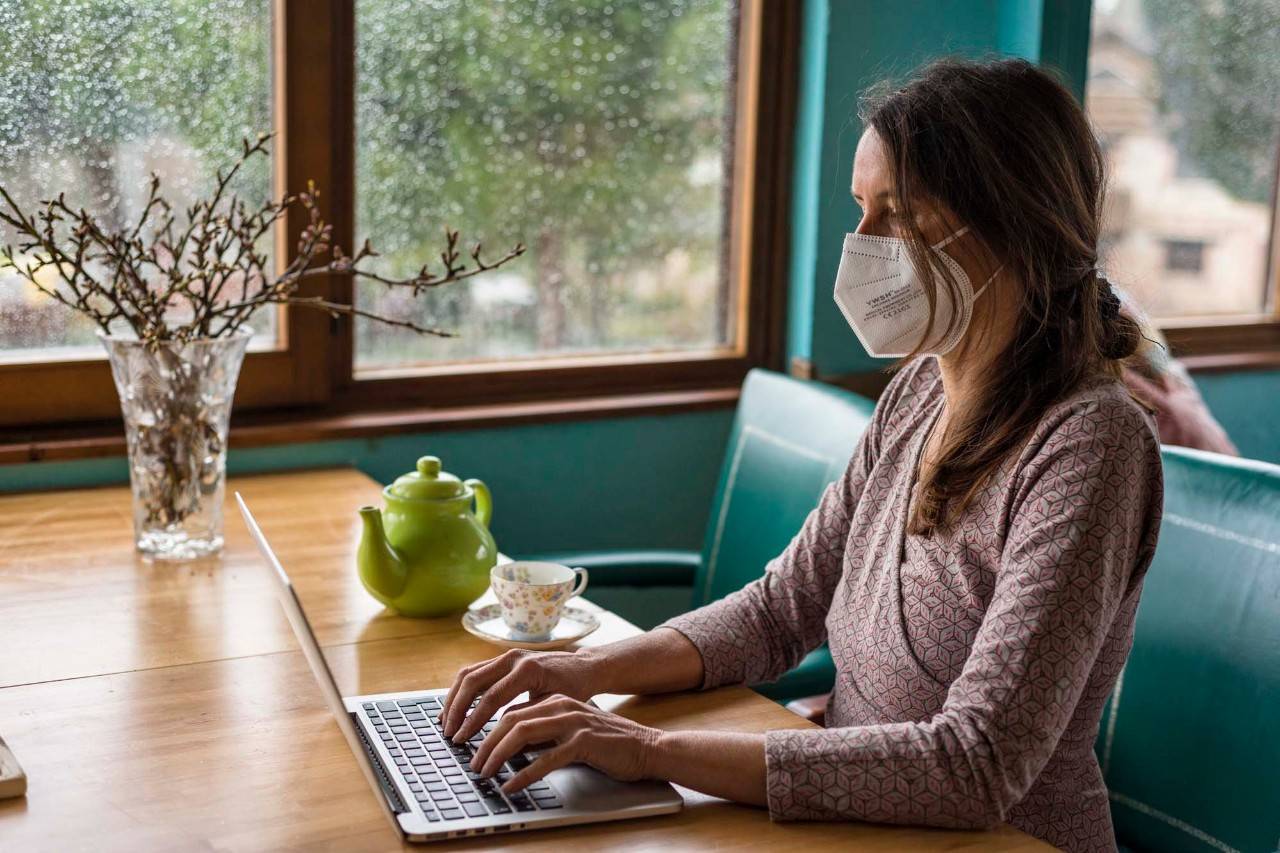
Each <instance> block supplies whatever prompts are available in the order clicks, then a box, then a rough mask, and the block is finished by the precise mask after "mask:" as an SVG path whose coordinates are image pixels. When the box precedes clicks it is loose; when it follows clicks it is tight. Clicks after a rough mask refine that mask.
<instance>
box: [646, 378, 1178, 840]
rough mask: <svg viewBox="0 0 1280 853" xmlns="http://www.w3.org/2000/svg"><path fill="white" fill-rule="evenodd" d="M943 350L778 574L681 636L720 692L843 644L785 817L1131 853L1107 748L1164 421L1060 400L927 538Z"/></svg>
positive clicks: (791, 751)
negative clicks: (997, 833)
mask: <svg viewBox="0 0 1280 853" xmlns="http://www.w3.org/2000/svg"><path fill="white" fill-rule="evenodd" d="M943 402H944V398H943V391H942V380H941V375H940V373H939V370H938V366H937V361H936V359H934V358H933V357H931V356H926V357H923V358H919V359H916V360H914V361H912V362H911V363H910V364H908V365H907V366H906V367H904V368H903V369H902V370H901V371H900V372H899V373H898V374H897V375H896V376H895V377H894V379H893V381H892V382H891V383H890V385H889V387H888V388H887V389H886V391H885V393H884V394H883V395H882V396H881V398H880V401H879V404H878V405H877V408H876V412H875V415H874V417H873V419H872V423H871V426H870V427H869V428H868V429H867V430H866V432H865V433H864V434H863V436H862V439H861V440H860V442H859V443H858V446H857V449H856V450H855V451H854V454H853V458H852V459H851V460H850V463H849V466H848V468H847V470H846V471H845V473H844V475H843V476H842V477H841V478H840V479H839V480H837V481H836V482H834V483H832V484H831V486H830V487H828V489H827V490H826V492H825V493H824V495H823V497H822V500H821V502H820V503H819V505H818V507H817V508H816V509H815V510H814V511H813V512H812V513H811V514H810V515H809V517H808V519H807V520H806V522H805V524H804V526H803V528H802V529H801V530H800V532H799V533H798V534H797V535H796V537H795V538H794V539H793V540H792V542H791V544H790V545H789V546H788V547H787V549H786V550H785V551H784V552H783V553H782V554H781V555H780V556H779V557H777V558H776V559H774V560H773V561H771V562H770V564H769V566H768V567H767V570H766V571H765V573H764V575H763V576H762V577H761V578H759V579H757V580H756V581H754V582H752V583H750V584H748V585H747V586H746V587H744V588H743V589H741V590H739V591H737V592H735V593H733V594H731V595H729V596H726V597H725V598H723V599H721V600H719V601H716V602H713V603H711V604H709V605H707V606H706V607H702V608H699V609H698V610H694V611H691V612H690V613H686V614H683V615H681V616H678V617H676V618H674V619H671V620H669V621H668V622H666V623H664V627H668V628H673V629H675V630H677V631H680V632H681V633H682V634H684V635H685V636H686V637H688V638H689V640H690V641H691V642H692V643H693V644H694V645H695V646H696V647H697V649H698V651H699V653H700V654H701V656H702V660H703V671H704V681H703V687H704V688H710V687H716V686H720V685H725V684H742V683H760V682H765V681H770V680H773V679H776V678H778V677H779V676H780V675H781V674H782V673H784V672H786V671H787V670H788V669H790V668H791V667H793V666H795V665H796V664H797V663H798V662H799V661H800V659H801V658H802V657H804V655H805V654H807V653H808V652H809V651H811V650H813V649H814V648H816V647H818V646H819V645H820V644H822V643H823V642H827V643H828V644H829V646H830V649H831V655H832V658H833V659H834V661H835V664H836V669H837V676H836V684H835V687H834V692H833V694H832V697H831V702H830V705H829V707H828V710H827V726H828V727H827V728H825V729H818V730H780V731H773V732H769V734H768V735H767V736H766V741H765V744H766V746H765V752H766V761H767V766H768V798H769V811H770V814H771V816H772V817H774V818H775V819H779V820H804V819H810V820H832V819H857V820H866V821H875V822H881V823H899V824H913V825H925V826H940V827H951V828H977V827H987V826H991V825H993V824H996V823H1000V822H1008V823H1011V824H1012V825H1014V826H1016V827H1018V828H1019V829H1022V830H1023V831H1025V832H1028V833H1030V834H1032V835H1035V836H1037V837H1038V838H1041V839H1043V840H1044V841H1047V842H1049V843H1050V844H1053V845H1055V846H1057V847H1060V848H1062V849H1065V850H1069V851H1098V850H1108V851H1109V850H1114V849H1115V838H1114V835H1113V834H1112V828H1111V815H1110V809H1109V806H1108V802H1107V793H1106V788H1105V785H1104V784H1103V781H1102V774H1101V771H1100V769H1099V767H1098V763H1097V759H1096V758H1095V756H1094V752H1093V742H1094V738H1095V736H1096V734H1097V731H1098V724H1099V720H1100V717H1101V714H1102V707H1103V704H1104V703H1105V701H1106V698H1107V696H1108V694H1109V693H1110V692H1111V689H1112V687H1113V686H1114V684H1115V681H1116V678H1117V677H1118V675H1119V673H1120V670H1121V668H1122V667H1123V665H1124V661H1125V658H1126V656H1127V655H1128V652H1129V648H1130V646H1131V645H1132V641H1133V623H1134V616H1135V613H1136V611H1137V604H1138V596H1139V593H1140V591H1141V588H1142V578H1143V575H1144V574H1145V572H1146V569H1147V566H1148V565H1149V564H1150V562H1151V557H1152V555H1153V554H1154V552H1155V546H1156V538H1157V534H1158V531H1159V526H1160V512H1161V506H1162V498H1163V491H1162V490H1163V482H1162V476H1161V463H1160V450H1159V443H1158V441H1157V439H1156V435H1155V429H1154V425H1153V423H1152V421H1151V419H1150V417H1149V416H1148V414H1147V413H1146V412H1145V411H1144V410H1143V409H1142V408H1140V407H1139V406H1138V405H1137V404H1136V403H1135V402H1134V401H1133V400H1132V399H1131V398H1130V397H1129V395H1128V392H1127V391H1126V390H1125V389H1124V387H1123V385H1121V384H1120V383H1119V382H1116V381H1114V380H1111V379H1108V378H1100V379H1097V380H1095V381H1093V382H1091V383H1088V384H1087V385H1085V386H1083V387H1081V388H1080V389H1078V390H1077V391H1076V392H1074V393H1073V394H1071V395H1070V396H1069V397H1068V398H1066V399H1064V400H1062V401H1060V402H1059V403H1057V404H1056V405H1055V406H1053V407H1052V408H1051V409H1050V410H1049V411H1048V412H1047V413H1046V414H1045V416H1044V417H1043V418H1042V419H1041V422H1040V424H1039V425H1038V427H1037V429H1036V430H1035V432H1034V434H1033V436H1032V438H1031V439H1030V440H1029V441H1028V442H1027V444H1026V445H1025V446H1024V448H1023V449H1022V450H1021V451H1020V452H1019V453H1017V454H1016V455H1014V456H1012V457H1011V458H1010V459H1009V460H1008V461H1006V463H1005V465H1004V466H1003V468H1002V469H1001V471H1000V472H999V474H998V475H997V476H996V477H994V478H992V480H991V481H990V482H989V484H988V485H987V487H986V488H985V490H984V491H983V493H982V494H981V495H979V496H978V497H977V498H976V499H975V500H974V501H973V502H971V504H970V505H969V507H968V508H967V509H966V511H965V513H964V514H963V515H962V516H960V517H959V518H958V519H957V520H956V521H955V523H953V524H952V525H951V527H950V529H949V530H947V531H943V532H937V533H934V534H931V535H929V536H923V537H922V536H915V535H911V534H908V533H907V532H906V521H907V509H908V507H909V505H910V498H911V494H912V491H913V489H914V487H915V480H916V468H917V465H918V461H919V458H920V454H921V452H922V449H923V445H924V443H925V441H926V440H927V437H928V433H929V430H930V427H931V426H932V424H933V422H934V420H935V419H936V418H937V417H938V415H939V413H940V412H941V410H942V405H943Z"/></svg>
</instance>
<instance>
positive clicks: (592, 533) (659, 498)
mask: <svg viewBox="0 0 1280 853" xmlns="http://www.w3.org/2000/svg"><path fill="white" fill-rule="evenodd" d="M732 417H733V413H732V412H731V411H730V410H728V409H725V410H723V411H711V412H695V413H690V414H681V415H664V416H645V417H629V418H617V419H613V420H595V421H581V422H576V423H550V424H537V425H528V426H519V427H509V428H505V429H477V430H463V431H454V432H432V433H424V434H419V435H404V436H393V437H388V438H380V439H352V440H345V441H322V442H313V443H307V444H290V445H281V446H275V447H257V448H249V449H244V450H233V451H232V452H231V454H230V457H229V459H228V464H227V467H228V470H229V471H230V473H231V474H233V475H234V474H247V473H255V472H261V471H276V470H285V469H293V468H311V467H320V466H332V465H353V466H355V467H357V468H359V469H360V470H361V471H364V472H365V473H367V474H369V475H370V476H371V477H373V478H374V479H375V480H377V481H378V482H381V483H387V482H390V481H391V480H393V479H395V478H396V477H397V476H399V475H400V474H402V473H404V472H405V471H406V470H408V469H410V468H412V467H413V463H414V460H415V459H416V458H417V457H418V456H421V455H423V454H425V453H433V454H435V455H437V456H440V457H441V458H442V459H443V460H444V463H445V467H446V468H447V469H448V470H450V471H453V472H454V473H456V474H458V475H460V476H463V477H479V478H480V479H482V480H484V481H485V482H486V483H487V484H488V485H489V487H490V488H491V489H492V490H493V494H494V520H493V532H494V536H495V538H496V539H497V540H498V544H499V546H500V547H502V548H503V549H504V550H505V551H507V552H508V553H511V554H524V553H531V552H537V551H555V550H565V549H574V548H627V547H641V546H643V547H651V548H691V549H697V548H700V547H701V545H702V534H703V528H704V527H705V525H706V520H707V512H708V509H709V507H710V506H711V498H712V494H713V492H714V491H715V484H716V476H717V474H718V472H719V470H720V461H721V457H722V455H723V453H724V446H725V442H726V441H727V439H728V435H729V425H730V421H731V419H732ZM128 476H129V474H128V468H127V467H126V465H125V461H124V460H123V459H120V458H111V459H92V460H87V461H74V462H41V463H34V464H27V465H10V466H5V467H0V491H24V490H29V489H50V488H69V487H74V486H86V485H101V484H107V483H123V482H126V481H127V479H128Z"/></svg>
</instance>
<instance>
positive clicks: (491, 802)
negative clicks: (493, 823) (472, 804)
mask: <svg viewBox="0 0 1280 853" xmlns="http://www.w3.org/2000/svg"><path fill="white" fill-rule="evenodd" d="M484 804H485V806H486V807H488V809H489V812H490V814H511V806H509V805H507V804H506V803H504V802H503V801H502V798H501V797H486V798H485V800H484Z"/></svg>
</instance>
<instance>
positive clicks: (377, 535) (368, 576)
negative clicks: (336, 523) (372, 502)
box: [356, 506, 409, 609]
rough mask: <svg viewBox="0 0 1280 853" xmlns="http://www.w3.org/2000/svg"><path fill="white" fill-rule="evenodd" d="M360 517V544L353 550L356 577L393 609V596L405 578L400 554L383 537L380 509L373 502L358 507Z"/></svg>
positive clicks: (407, 578)
mask: <svg viewBox="0 0 1280 853" xmlns="http://www.w3.org/2000/svg"><path fill="white" fill-rule="evenodd" d="M360 520H361V521H362V522H363V523H364V533H363V534H362V535H361V537H360V548H359V550H357V551H356V565H357V566H359V569H360V581H361V582H362V583H363V584H364V587H365V589H367V590H369V593H370V594H371V595H372V596H373V597H374V598H376V599H378V601H381V602H382V603H383V604H385V605H386V606H388V607H390V608H392V609H394V608H395V604H394V602H395V599H396V598H398V597H399V596H400V593H402V592H404V587H405V584H406V583H407V582H408V580H409V572H408V570H407V569H406V568H405V564H404V558H403V557H402V556H401V555H400V552H399V551H397V550H396V549H395V546H394V545H392V544H391V543H390V542H388V541H387V532H386V530H385V529H384V528H383V526H382V511H381V510H379V509H378V508H377V507H373V506H363V507H360Z"/></svg>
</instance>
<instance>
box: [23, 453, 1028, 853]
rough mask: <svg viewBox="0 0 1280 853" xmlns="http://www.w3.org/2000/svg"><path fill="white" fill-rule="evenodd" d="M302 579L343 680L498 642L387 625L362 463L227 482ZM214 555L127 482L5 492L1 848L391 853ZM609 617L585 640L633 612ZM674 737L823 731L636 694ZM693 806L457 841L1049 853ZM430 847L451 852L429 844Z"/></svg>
mask: <svg viewBox="0 0 1280 853" xmlns="http://www.w3.org/2000/svg"><path fill="white" fill-rule="evenodd" d="M232 487H233V488H236V489H240V490H241V491H242V492H243V493H244V494H245V496H246V498H247V499H248V501H249V504H250V505H251V506H252V508H253V510H254V513H255V515H256V516H257V517H258V519H259V521H260V523H261V524H262V526H263V529H264V530H265V532H266V533H267V535H268V537H269V538H270V539H271V542H272V545H273V546H274V547H275V549H276V551H277V553H278V554H279V556H280V559H281V562H282V563H283V564H284V565H285V567H286V568H287V569H288V571H289V572H290V574H291V575H292V576H293V579H294V582H295V584H296V586H297V588H298V591H299V594H300V595H301V597H302V600H303V603H304V605H305V607H306V608H307V611H308V615H309V616H310V618H311V620H312V622H313V623H314V627H315V630H316V633H317V635H318V637H319V640H320V643H321V644H322V645H323V646H324V647H325V654H326V656H327V657H328V659H329V663H330V666H331V667H332V668H333V670H334V673H335V676H336V677H337V679H338V682H339V684H340V686H341V688H342V690H343V692H345V693H375V692H380V691H393V690H408V689H413V688H414V687H417V686H421V687H424V688H425V687H435V686H441V685H446V684H448V683H449V682H450V680H451V678H452V676H453V674H454V672H455V671H456V670H457V668H458V667H459V666H460V665H462V664H464V663H467V662H470V661H475V660H480V659H483V658H486V657H489V656H491V655H493V654H494V653H495V648H494V647H492V646H489V645H487V644H485V643H483V642H481V641H480V640H477V639H475V638H474V637H471V636H470V635H468V634H466V633H465V632H463V631H462V629H461V627H460V626H459V624H458V620H457V618H456V617H455V618H449V619H437V620H414V619H404V618H400V617H396V616H392V615H389V614H388V613H386V612H385V611H383V610H382V608H381V606H380V605H378V604H377V603H376V602H375V601H374V600H373V599H372V598H370V597H369V596H368V595H367V594H366V593H365V592H364V590H363V589H362V588H361V587H360V585H359V582H358V581H357V579H356V575H355V570H354V552H355V547H356V542H357V540H358V537H359V525H358V521H357V517H356V508H357V507H359V506H360V505H362V504H365V503H370V502H374V503H376V502H377V501H378V500H379V494H378V487H377V485H376V484H375V483H373V482H372V481H371V480H369V479H368V478H367V477H365V476H364V475H363V474H360V473H358V472H356V471H352V470H330V471H311V472H305V473H292V474H279V475H270V476H259V477H246V478H242V479H239V480H236V481H233V483H232ZM226 527H227V548H226V552H225V554H223V555H222V556H221V557H220V558H213V559H208V560H205V561H202V562H198V563H191V564H179V565H167V564H162V563H157V564H150V563H147V562H145V561H143V560H141V559H139V558H137V557H136V556H135V554H134V551H133V543H132V531H131V522H130V510H129V491H128V489H125V488H104V489H91V490H82V491H71V492H53V493H42V494H34V495H14V496H7V497H0V549H2V550H0V733H3V736H4V737H5V739H6V740H7V741H8V742H9V745H10V746H11V747H12V749H13V751H14V752H15V754H16V755H17V757H18V760H19V761H20V762H21V763H22V764H23V766H24V768H25V770H26V772H27V775H28V777H29V780H30V785H29V789H28V793H27V796H26V798H25V799H19V800H7V801H0V850H15V851H16V850H22V851H29V850H59V851H63V850H76V849H81V850H93V851H107V850H121V851H125V850H127V851H140V850H155V849H162V850H180V849H181V850H190V849H196V850H214V849H216V850H301V849H306V850H344V851H345V850H389V849H396V848H398V847H399V846H400V843H399V839H398V838H397V837H396V835H395V834H394V833H393V832H392V830H391V828H390V826H389V824H388V823H387V821H386V819H385V817H384V816H383V813H382V811H381V810H380V808H379V807H378V805H377V802H376V800H375V799H374V795H373V793H372V792H371V791H370V790H369V788H368V786H367V784H366V783H365V780H364V777H363V776H362V775H361V773H360V771H359V769H358V768H357V766H356V764H355V761H354V759H353V758H352V756H351V754H350V752H349V751H348V749H347V745H346V743H345V741H343V739H342V736H341V735H340V734H339V732H338V729H337V727H336V726H335V725H334V724H333V722H332V720H331V718H330V716H329V712H328V711H327V710H326V708H325V706H324V704H323V702H322V700H321V697H320V694H319V692H318V690H317V688H316V685H315V682H314V681H313V679H312V677H311V674H310V672H309V671H308V669H307V667H306V664H305V662H304V661H303V659H302V656H301V653H300V652H298V650H297V647H296V645H295V644H294V641H293V636H292V634H291V633H290V631H289V627H288V624H287V623H286V622H285V620H284V618H283V614H282V613H281V611H280V608H279V606H278V605H277V603H276V600H275V598H274V596H273V594H272V592H271V588H270V586H269V581H268V577H267V576H266V574H265V573H264V568H263V566H262V564H261V562H260V560H259V558H258V555H257V552H256V551H255V550H254V548H253V546H252V544H251V542H250V541H249V538H248V535H247V533H246V532H245V530H244V526H243V524H242V523H241V521H240V519H239V517H238V515H237V514H236V513H235V511H234V509H232V508H229V509H228V512H227V524H226ZM601 612H602V617H603V627H602V628H601V629H600V630H599V631H597V632H596V634H595V635H594V636H592V637H591V638H589V641H590V642H592V643H600V642H607V641H609V640H613V639H616V638H619V637H623V636H627V635H629V634H631V633H634V632H635V631H636V630H638V629H636V628H635V627H634V626H633V625H631V624H630V623H628V622H626V621H625V620H623V619H621V618H619V617H618V616H616V615H614V614H611V613H607V612H604V611H601ZM623 712H624V713H626V714H627V715H629V716H632V717H634V718H636V719H639V720H642V721H644V722H646V723H650V724H653V725H659V726H663V727H668V728H687V729H692V728H704V727H705V728H720V729H736V730H741V731H764V730H767V729H775V728H799V727H806V726H808V725H809V724H808V723H807V722H805V721H804V720H802V719H800V718H799V717H796V716H794V715H792V714H790V713H789V712H787V711H786V710H785V709H783V708H782V707H780V706H778V705H776V704H774V703H773V702H770V701H769V700H767V699H764V698H763V697H761V696H759V695H758V694H756V693H754V692H752V691H750V690H747V689H743V688H736V689H729V690H717V691H714V692H711V693H703V694H684V695H675V696H668V697H661V698H654V699H634V700H629V701H628V702H627V703H626V704H625V705H624V706H623ZM682 793H684V794H685V796H686V804H687V807H686V809H685V810H684V812H683V813H681V814H679V815H672V816H666V817H659V818H649V819H643V820H638V821H629V822H627V821H623V822H618V823H610V824H597V825H594V826H586V827H577V828H570V829H560V830H547V831H541V832H529V833H520V834H515V835H509V836H489V837H485V838H477V839H474V840H469V841H462V842H454V843H452V844H451V845H444V846H445V847H446V848H450V849H453V848H456V849H494V848H497V847H503V848H519V849H522V850H558V849H560V848H563V846H564V845H566V844H571V845H574V846H575V847H578V848H580V849H590V850H597V849H602V848H608V849H618V850H640V849H645V850H652V849H659V848H661V849H663V850H664V851H665V850H676V849H706V848H710V847H717V846H719V847H730V848H732V849H734V850H749V849H770V850H776V849H793V848H800V847H804V848H805V849H810V850H823V849H836V848H839V849H841V850H855V849H865V850H899V849H904V848H911V849H936V850H983V851H993V850H1009V851H1024V850H1026V851H1029V850H1041V849H1049V848H1047V847H1045V846H1044V845H1041V844H1040V843H1039V842H1037V841H1035V840H1033V839H1031V838H1029V837H1027V836H1025V835H1023V834H1021V833H1019V832H1017V831H1015V830H1013V829H1011V828H1007V827H1006V828H1002V829H1000V830H998V831H995V832H990V833H964V832H939V831H931V830H923V829H901V828H888V827H878V826H871V825H867V824H857V823H848V824H836V823H826V824H775V823H772V822H770V820H769V818H768V815H767V814H766V813H765V812H764V811H763V810H760V809H754V808H747V807H743V806H737V805H733V804H731V803H726V802H724V801H720V800H715V799H712V798H709V797H705V796H702V795H699V794H695V793H693V792H689V791H683V790H682ZM426 849H439V848H433V847H429V848H426Z"/></svg>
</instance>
